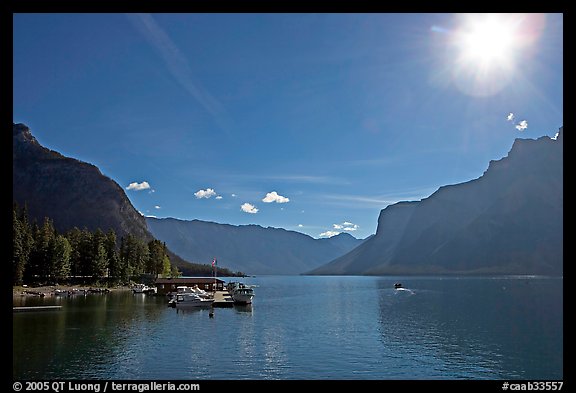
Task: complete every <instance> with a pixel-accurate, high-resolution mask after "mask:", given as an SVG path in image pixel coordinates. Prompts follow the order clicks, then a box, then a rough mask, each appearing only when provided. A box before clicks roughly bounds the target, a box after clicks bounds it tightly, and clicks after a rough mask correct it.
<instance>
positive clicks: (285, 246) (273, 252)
mask: <svg viewBox="0 0 576 393" xmlns="http://www.w3.org/2000/svg"><path fill="white" fill-rule="evenodd" d="M146 222H147V223H148V228H149V229H150V232H152V234H153V235H154V236H155V237H156V238H158V239H160V240H162V241H164V242H166V245H167V246H168V247H170V248H171V249H173V250H174V251H175V252H176V253H178V254H179V255H181V256H182V257H184V258H186V259H188V260H190V261H192V262H197V263H208V262H210V261H211V260H212V259H213V258H214V257H216V258H217V260H218V264H219V265H220V264H222V265H225V266H227V267H228V268H230V269H231V270H234V271H242V272H245V273H248V274H300V273H302V272H306V271H309V270H311V269H314V268H315V267H318V266H320V265H322V264H324V263H326V262H328V261H331V260H332V259H334V258H336V257H338V256H340V255H342V254H344V253H346V252H348V251H350V250H351V249H352V248H354V247H356V246H357V245H359V244H360V243H361V242H362V240H358V239H356V238H354V237H353V236H351V235H350V234H347V233H341V234H340V235H337V236H333V237H331V238H329V239H314V238H312V237H310V236H308V235H305V234H303V233H300V232H294V231H288V230H285V229H280V228H271V227H269V228H263V227H261V226H258V225H241V226H235V225H229V224H218V223H214V222H206V221H199V220H192V221H183V220H178V219H174V218H160V219H159V218H152V217H147V218H146Z"/></svg>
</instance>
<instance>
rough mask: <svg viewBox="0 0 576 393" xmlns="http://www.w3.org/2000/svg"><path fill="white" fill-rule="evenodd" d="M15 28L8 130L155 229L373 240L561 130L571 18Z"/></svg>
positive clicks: (64, 19)
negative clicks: (99, 181)
mask: <svg viewBox="0 0 576 393" xmlns="http://www.w3.org/2000/svg"><path fill="white" fill-rule="evenodd" d="M13 20H14V27H13V29H14V37H13V38H14V51H13V66H14V75H13V81H14V90H13V121H14V122H16V123H25V124H27V125H28V126H29V127H30V128H31V130H32V133H33V134H34V135H35V136H36V138H37V139H38V141H39V142H40V143H42V144H43V145H44V146H46V147H48V148H50V149H53V150H57V151H59V152H61V153H63V154H65V155H67V156H71V157H74V158H77V159H80V160H83V161H87V162H90V163H93V164H95V165H97V166H98V167H99V168H100V170H101V171H102V172H103V173H104V174H105V175H107V176H109V177H111V178H112V179H114V180H115V181H116V182H118V184H120V186H122V187H123V188H124V190H125V191H126V194H127V195H128V197H129V198H130V200H131V201H132V204H133V205H134V207H135V208H136V209H138V210H139V211H140V212H141V213H143V214H144V215H151V216H156V217H175V218H179V219H185V220H192V219H200V220H207V221H214V222H219V223H229V224H234V225H244V224H258V225H262V226H265V227H266V226H272V227H278V228H286V229H289V230H296V231H300V232H303V233H306V234H308V235H311V236H313V237H315V238H318V237H326V236H330V235H333V234H335V233H337V232H343V231H347V232H349V233H351V234H352V235H353V236H355V237H357V238H365V237H367V236H369V235H371V234H373V233H375V231H376V227H377V219H378V214H379V212H380V210H381V209H383V208H385V207H386V206H388V205H389V204H392V203H395V202H398V201H404V200H420V199H422V198H425V197H427V196H429V195H430V194H431V193H433V192H434V191H435V190H437V189H438V187H440V186H442V185H447V184H455V183H460V182H464V181H468V180H471V179H475V178H478V177H479V176H481V175H482V173H483V172H484V171H485V170H486V169H487V167H488V163H489V161H490V160H497V159H500V158H502V157H504V156H505V155H506V154H507V153H508V151H509V150H510V148H511V146H512V143H513V141H514V139H515V138H538V137H540V136H543V135H548V136H551V137H553V136H554V135H555V133H556V132H557V130H558V128H559V127H561V126H562V125H563V39H562V36H563V16H562V14H530V15H517V14H506V15H496V16H494V15H484V14H478V15H458V14H355V13H353V14H346V13H340V14H14V19H13ZM494 21H496V22H494ZM84 191H85V192H87V193H89V192H90V190H89V189H86V190H84Z"/></svg>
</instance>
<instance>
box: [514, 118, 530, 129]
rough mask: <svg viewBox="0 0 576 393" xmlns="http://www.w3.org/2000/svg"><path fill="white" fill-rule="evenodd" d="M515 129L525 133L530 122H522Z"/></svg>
mask: <svg viewBox="0 0 576 393" xmlns="http://www.w3.org/2000/svg"><path fill="white" fill-rule="evenodd" d="M515 127H516V129H517V130H518V131H524V130H525V129H526V128H528V122H527V121H526V120H522V121H521V122H520V123H518V124H516V126H515Z"/></svg>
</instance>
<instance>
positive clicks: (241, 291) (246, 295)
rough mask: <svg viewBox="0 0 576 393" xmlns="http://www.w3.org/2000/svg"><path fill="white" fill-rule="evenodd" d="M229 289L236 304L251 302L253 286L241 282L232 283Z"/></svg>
mask: <svg viewBox="0 0 576 393" xmlns="http://www.w3.org/2000/svg"><path fill="white" fill-rule="evenodd" d="M233 284H234V285H232V286H231V287H230V288H231V289H229V292H230V296H232V299H233V300H234V303H236V304H252V299H253V298H254V287H253V286H251V285H245V284H242V283H233Z"/></svg>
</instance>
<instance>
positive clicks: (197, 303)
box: [168, 293, 214, 307]
mask: <svg viewBox="0 0 576 393" xmlns="http://www.w3.org/2000/svg"><path fill="white" fill-rule="evenodd" d="M212 303H214V298H206V297H202V296H200V295H198V294H196V293H177V294H176V296H175V297H174V298H172V299H171V300H170V301H169V302H168V305H170V306H175V307H210V306H211V305H212Z"/></svg>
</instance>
